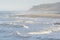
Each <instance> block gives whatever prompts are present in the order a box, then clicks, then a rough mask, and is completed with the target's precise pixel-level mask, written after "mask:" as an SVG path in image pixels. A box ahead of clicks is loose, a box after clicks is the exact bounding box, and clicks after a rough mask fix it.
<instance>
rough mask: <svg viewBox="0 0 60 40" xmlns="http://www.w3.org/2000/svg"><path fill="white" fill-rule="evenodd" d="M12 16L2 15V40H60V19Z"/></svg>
mask: <svg viewBox="0 0 60 40" xmlns="http://www.w3.org/2000/svg"><path fill="white" fill-rule="evenodd" d="M11 15H12V16H13V15H15V14H10V13H0V40H60V25H58V24H57V25H56V24H55V23H60V18H50V17H18V16H17V17H11ZM58 29H59V30H58Z"/></svg>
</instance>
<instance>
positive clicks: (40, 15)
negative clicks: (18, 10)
mask: <svg viewBox="0 0 60 40" xmlns="http://www.w3.org/2000/svg"><path fill="white" fill-rule="evenodd" d="M10 17H51V18H60V14H23V15H14V16H10Z"/></svg>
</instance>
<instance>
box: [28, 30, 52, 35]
mask: <svg viewBox="0 0 60 40" xmlns="http://www.w3.org/2000/svg"><path fill="white" fill-rule="evenodd" d="M51 32H52V31H40V32H29V33H28V34H31V35H37V34H50V33H51Z"/></svg>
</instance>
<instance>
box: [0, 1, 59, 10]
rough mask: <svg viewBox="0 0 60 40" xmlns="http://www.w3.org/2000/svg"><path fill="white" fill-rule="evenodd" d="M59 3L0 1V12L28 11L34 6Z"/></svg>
mask: <svg viewBox="0 0 60 40" xmlns="http://www.w3.org/2000/svg"><path fill="white" fill-rule="evenodd" d="M54 2H60V0H0V11H22V10H28V9H29V8H31V7H32V6H34V5H39V4H44V3H54Z"/></svg>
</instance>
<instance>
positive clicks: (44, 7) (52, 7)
mask: <svg viewBox="0 0 60 40" xmlns="http://www.w3.org/2000/svg"><path fill="white" fill-rule="evenodd" d="M30 11H60V2H57V3H51V4H41V5H37V6H33V7H32V8H31V9H30Z"/></svg>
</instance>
